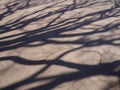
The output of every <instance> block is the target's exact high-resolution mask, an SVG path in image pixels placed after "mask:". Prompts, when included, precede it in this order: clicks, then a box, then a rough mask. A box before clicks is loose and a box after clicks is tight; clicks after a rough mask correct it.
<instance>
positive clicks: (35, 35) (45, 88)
mask: <svg viewBox="0 0 120 90" xmlns="http://www.w3.org/2000/svg"><path fill="white" fill-rule="evenodd" d="M30 1H31V0H27V2H26V4H25V5H24V6H23V7H19V8H17V9H15V10H12V9H14V8H13V6H16V5H18V3H16V2H15V3H13V2H12V3H13V4H12V5H10V6H6V9H7V11H6V12H4V13H3V14H1V15H0V18H1V20H2V19H3V18H4V17H7V16H9V15H11V14H13V13H14V12H16V11H17V10H22V9H25V8H28V7H30V5H29V3H30ZM62 2H63V1H62ZM62 2H57V3H54V4H52V5H49V6H47V7H45V8H43V9H40V10H37V11H35V12H33V13H30V14H27V15H24V16H21V17H19V18H16V19H15V20H12V21H10V22H8V23H7V24H5V25H1V26H0V28H1V30H0V34H1V35H3V34H6V33H9V32H12V31H15V30H18V29H21V31H22V28H24V27H26V26H28V25H30V24H31V23H34V22H37V21H39V22H40V21H41V22H42V21H43V20H45V19H46V18H49V17H51V16H54V15H56V16H55V17H54V18H52V19H51V20H50V21H49V22H48V23H47V24H46V25H45V26H41V27H39V28H37V29H32V30H30V31H23V32H20V33H17V34H16V33H15V34H13V35H7V36H2V37H0V40H1V41H0V51H1V52H5V51H9V50H14V49H18V48H21V47H37V46H38V47H39V46H43V45H48V44H56V45H64V44H67V45H70V44H71V45H80V46H79V47H77V48H74V49H71V50H68V51H66V52H64V53H62V54H61V55H60V56H58V57H57V58H56V59H53V60H39V61H34V60H33V61H31V60H27V59H24V58H22V57H19V56H6V57H0V61H1V62H2V61H7V60H12V61H13V62H15V63H18V64H22V65H45V67H44V68H42V69H41V70H39V71H38V72H36V73H34V74H33V75H32V76H30V77H28V78H26V79H25V80H22V81H20V82H17V83H15V84H12V85H9V86H6V87H4V88H2V90H8V89H11V90H14V89H17V88H19V87H21V86H24V85H27V84H31V83H34V82H38V81H45V80H50V79H52V81H51V82H49V83H47V84H44V85H41V86H38V87H33V88H31V89H30V90H39V89H41V90H51V89H53V88H55V87H57V86H58V85H60V84H62V83H65V82H70V81H74V80H81V79H84V78H87V77H91V76H96V75H105V76H117V77H119V76H120V70H119V69H117V68H118V67H119V66H120V61H119V60H115V61H114V62H110V63H99V64H98V65H87V64H78V63H72V62H67V61H63V60H62V59H61V57H63V56H65V55H66V54H68V53H70V52H74V51H75V50H77V49H82V48H85V47H94V46H102V45H112V46H119V45H120V43H116V42H117V41H119V40H120V37H112V35H111V36H109V37H108V38H109V39H108V38H106V37H104V36H100V37H99V39H95V40H93V39H91V38H87V37H88V36H91V35H96V34H101V33H106V32H113V31H115V30H118V29H119V26H120V22H119V20H115V21H113V22H111V23H108V24H106V25H103V26H100V27H99V28H89V29H92V30H90V31H87V32H78V33H71V34H63V33H65V32H69V31H70V32H74V31H75V30H76V29H82V30H84V31H85V30H86V28H84V27H85V26H87V25H91V24H93V23H95V22H98V21H102V20H106V19H109V18H114V17H116V18H117V17H119V16H120V10H119V8H117V7H114V8H108V9H104V10H99V11H94V12H90V13H87V14H85V15H83V16H81V15H79V16H76V17H68V18H65V19H63V20H61V17H62V16H63V15H65V14H66V13H68V12H70V11H74V10H77V9H80V8H84V7H89V6H91V5H94V4H96V2H90V3H89V2H87V1H86V2H84V3H82V4H81V3H80V4H79V3H77V4H76V0H73V3H72V4H69V5H64V6H62V7H60V8H59V9H57V10H50V11H47V12H46V13H44V14H39V13H41V12H43V11H46V10H47V9H52V8H54V7H57V5H58V4H60V3H62ZM34 5H35V6H36V4H35V3H34ZM34 5H33V6H34ZM31 7H32V5H31ZM81 13H82V12H81ZM36 14H38V15H36ZM32 15H35V16H34V17H32V18H29V19H26V18H27V17H29V16H32ZM57 20H60V21H57ZM78 36H79V37H80V38H78V39H77V40H73V41H72V40H71V41H68V40H66V41H60V40H57V39H56V38H71V37H78ZM9 38H10V39H9ZM52 38H54V39H55V40H54V39H52ZM34 42H40V43H37V44H34ZM41 42H42V43H41ZM52 65H57V66H62V67H67V68H73V69H76V70H78V71H76V72H71V73H66V74H61V75H55V76H48V77H42V78H38V79H36V77H37V76H38V75H39V74H41V73H43V72H44V71H46V70H47V69H48V68H49V67H50V66H52ZM116 70H117V71H116Z"/></svg>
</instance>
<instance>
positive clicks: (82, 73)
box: [0, 56, 120, 90]
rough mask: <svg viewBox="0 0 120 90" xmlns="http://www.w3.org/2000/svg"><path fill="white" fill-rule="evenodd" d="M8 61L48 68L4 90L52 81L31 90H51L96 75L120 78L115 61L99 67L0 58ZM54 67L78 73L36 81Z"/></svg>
mask: <svg viewBox="0 0 120 90" xmlns="http://www.w3.org/2000/svg"><path fill="white" fill-rule="evenodd" d="M8 59H9V60H13V61H14V62H17V63H19V64H25V65H44V64H45V65H46V66H45V67H44V68H43V69H41V70H40V71H38V72H36V73H35V74H34V75H32V76H30V77H28V78H27V79H25V80H23V81H20V82H18V83H15V84H12V85H10V86H7V87H5V88H2V90H7V89H10V90H14V89H16V88H19V87H20V86H24V85H26V84H30V83H34V82H38V81H45V80H50V79H52V81H51V82H49V83H48V84H45V85H41V86H38V87H33V88H31V89H30V90H39V89H42V90H51V89H53V88H55V87H57V86H58V85H60V84H62V83H65V82H70V81H74V80H80V79H84V78H87V77H91V76H96V75H105V76H117V77H119V76H120V68H119V66H120V61H119V60H115V61H114V62H110V63H100V64H98V65H87V64H86V65H85V64H77V63H72V62H67V61H63V60H40V61H29V60H26V59H23V58H21V57H17V56H8V57H3V58H0V60H8ZM52 65H58V66H63V67H67V68H73V69H77V70H78V71H76V72H71V73H66V74H61V75H55V76H48V77H41V78H38V79H36V77H37V75H39V74H41V73H42V72H44V71H45V70H47V69H48V68H49V67H50V66H52Z"/></svg>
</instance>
